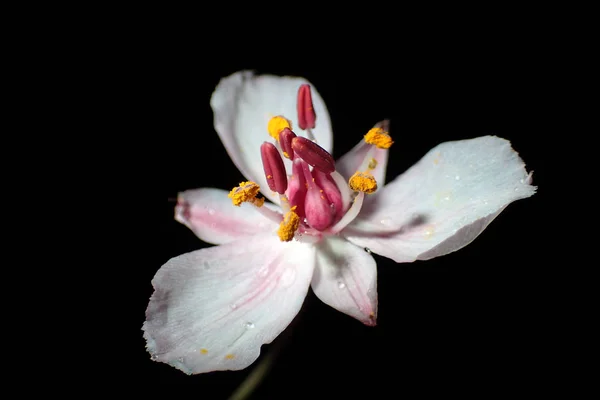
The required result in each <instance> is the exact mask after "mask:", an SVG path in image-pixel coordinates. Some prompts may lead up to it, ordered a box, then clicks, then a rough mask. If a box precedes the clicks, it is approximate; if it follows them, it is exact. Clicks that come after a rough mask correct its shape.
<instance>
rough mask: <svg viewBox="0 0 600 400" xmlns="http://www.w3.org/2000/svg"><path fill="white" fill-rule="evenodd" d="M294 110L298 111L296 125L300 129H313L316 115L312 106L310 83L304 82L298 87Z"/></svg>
mask: <svg viewBox="0 0 600 400" xmlns="http://www.w3.org/2000/svg"><path fill="white" fill-rule="evenodd" d="M296 110H297V111H298V126H299V127H300V129H302V130H304V129H314V128H315V121H316V119H317V115H316V114H315V109H314V107H313V102H312V95H311V92H310V85H307V84H304V85H300V87H299V88H298V101H297V103H296Z"/></svg>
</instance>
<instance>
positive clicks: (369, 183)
mask: <svg viewBox="0 0 600 400" xmlns="http://www.w3.org/2000/svg"><path fill="white" fill-rule="evenodd" d="M348 185H349V186H350V189H352V190H354V191H356V192H365V193H367V194H370V193H373V192H374V191H376V190H377V181H376V180H375V178H374V177H373V175H371V174H370V173H368V172H356V173H355V174H354V175H352V177H351V178H350V180H349V181H348Z"/></svg>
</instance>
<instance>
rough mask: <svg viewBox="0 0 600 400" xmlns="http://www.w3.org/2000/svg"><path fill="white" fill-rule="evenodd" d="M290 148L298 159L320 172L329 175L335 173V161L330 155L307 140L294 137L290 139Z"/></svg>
mask: <svg viewBox="0 0 600 400" xmlns="http://www.w3.org/2000/svg"><path fill="white" fill-rule="evenodd" d="M292 148H293V149H294V152H295V153H296V155H297V156H298V157H300V158H302V159H303V160H304V161H306V162H307V163H308V164H310V165H312V166H313V167H315V168H317V169H319V170H321V171H322V172H325V173H326V174H330V173H332V172H333V171H335V161H334V160H333V157H332V156H331V154H329V153H328V152H327V150H325V149H324V148H322V147H321V146H319V145H318V144H316V143H314V142H312V141H310V140H308V139H307V138H305V137H302V136H297V137H295V138H294V139H292Z"/></svg>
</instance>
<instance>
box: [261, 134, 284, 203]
mask: <svg viewBox="0 0 600 400" xmlns="http://www.w3.org/2000/svg"><path fill="white" fill-rule="evenodd" d="M260 155H261V157H262V162H263V169H264V171H265V176H266V178H267V184H268V185H269V188H270V189H271V190H273V191H275V192H277V193H279V194H283V193H285V191H286V189H287V175H286V173H285V166H284V165H283V159H282V158H281V155H280V154H279V150H277V148H276V147H275V145H273V143H269V142H264V143H263V144H262V145H261V146H260Z"/></svg>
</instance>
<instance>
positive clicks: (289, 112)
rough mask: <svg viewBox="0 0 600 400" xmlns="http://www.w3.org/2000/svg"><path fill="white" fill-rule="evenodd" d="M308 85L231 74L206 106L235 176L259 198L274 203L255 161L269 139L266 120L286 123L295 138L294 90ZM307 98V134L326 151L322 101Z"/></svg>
mask: <svg viewBox="0 0 600 400" xmlns="http://www.w3.org/2000/svg"><path fill="white" fill-rule="evenodd" d="M304 83H309V84H310V82H308V81H307V80H306V79H304V78H299V77H289V76H285V77H279V76H274V75H254V73H253V72H252V71H241V72H237V73H235V74H233V75H231V76H229V77H227V78H224V79H222V80H221V82H219V84H218V85H217V88H216V89H215V92H214V93H213V95H212V98H211V101H210V104H211V106H212V109H213V112H214V117H215V118H214V124H215V130H216V131H217V133H218V134H219V137H220V138H221V141H222V142H223V145H224V146H225V148H226V149H227V153H228V154H229V156H230V157H231V159H232V160H233V162H234V163H235V165H236V166H237V167H238V169H239V170H240V172H241V173H242V174H244V176H245V177H246V178H248V179H249V180H252V181H255V182H257V183H258V184H259V185H260V187H261V189H262V190H263V194H264V195H265V196H266V197H267V198H269V199H270V200H271V201H273V202H274V203H277V204H279V197H278V196H277V194H276V193H274V192H272V191H271V190H269V186H268V185H267V181H266V179H265V176H264V171H263V167H262V162H261V157H260V145H261V144H262V143H263V142H264V141H273V139H272V138H271V137H270V136H269V134H268V131H267V124H268V122H269V120H270V119H271V117H274V116H276V115H283V116H284V117H286V118H287V119H288V120H290V121H292V128H293V130H294V132H295V133H296V134H297V135H301V136H304V133H303V132H304V131H302V130H300V129H299V128H298V127H297V123H296V121H297V115H296V113H297V111H296V97H297V94H298V88H299V87H300V85H302V84H304ZM312 99H313V103H314V109H315V112H316V115H317V122H316V128H315V129H313V130H312V132H313V135H314V136H315V138H316V140H317V142H318V143H319V145H320V146H321V147H323V148H324V149H326V150H328V151H331V147H332V143H333V142H332V135H331V122H330V120H329V113H328V112H327V108H326V107H325V103H324V102H323V99H322V98H321V96H320V95H319V93H318V92H317V90H316V89H315V88H314V86H313V87H312Z"/></svg>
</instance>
